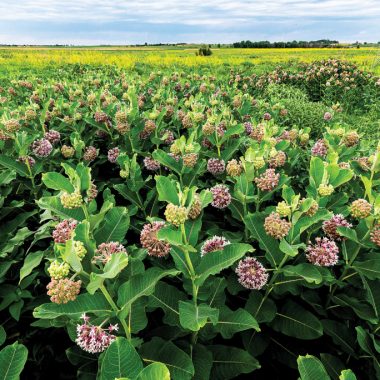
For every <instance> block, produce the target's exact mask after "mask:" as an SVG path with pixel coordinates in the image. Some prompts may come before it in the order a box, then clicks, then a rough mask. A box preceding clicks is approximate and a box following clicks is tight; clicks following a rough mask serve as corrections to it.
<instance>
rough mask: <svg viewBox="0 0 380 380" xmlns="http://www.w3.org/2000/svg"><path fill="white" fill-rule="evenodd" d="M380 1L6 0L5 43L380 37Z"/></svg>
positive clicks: (0, 12) (1, 8)
mask: <svg viewBox="0 0 380 380" xmlns="http://www.w3.org/2000/svg"><path fill="white" fill-rule="evenodd" d="M379 25H380V0H360V1H359V0H229V1H227V0H182V1H178V0H158V1H153V0H124V1H122V0H0V44H73V45H100V44H114V45H117V44H121V45H128V44H141V43H145V42H147V43H159V42H162V43H176V42H177V43H178V42H186V43H200V42H205V43H231V42H236V41H241V40H251V41H259V40H269V41H272V42H273V41H291V40H317V39H333V40H338V41H340V42H354V41H360V42H364V41H367V42H377V41H380V26H379Z"/></svg>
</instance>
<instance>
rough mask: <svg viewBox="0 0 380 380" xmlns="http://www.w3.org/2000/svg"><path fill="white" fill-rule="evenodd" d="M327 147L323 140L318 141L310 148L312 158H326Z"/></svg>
mask: <svg viewBox="0 0 380 380" xmlns="http://www.w3.org/2000/svg"><path fill="white" fill-rule="evenodd" d="M327 150H328V146H327V144H326V141H325V140H324V139H319V140H318V141H317V142H316V143H315V144H314V146H313V147H312V148H311V154H312V156H319V157H322V158H324V157H326V155H327Z"/></svg>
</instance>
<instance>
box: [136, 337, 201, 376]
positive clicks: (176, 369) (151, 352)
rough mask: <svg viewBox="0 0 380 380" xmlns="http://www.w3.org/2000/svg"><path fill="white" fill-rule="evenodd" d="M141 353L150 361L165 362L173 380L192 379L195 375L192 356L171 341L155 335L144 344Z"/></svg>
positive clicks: (144, 358) (145, 359)
mask: <svg viewBox="0 0 380 380" xmlns="http://www.w3.org/2000/svg"><path fill="white" fill-rule="evenodd" d="M140 355H141V356H142V358H143V360H144V361H146V362H148V363H149V362H161V363H163V364H165V365H166V367H168V369H169V371H170V375H171V379H172V380H190V379H192V378H193V376H194V365H193V363H192V361H191V358H190V356H189V355H187V354H186V353H185V352H184V351H182V350H181V349H180V348H178V347H177V346H176V345H175V344H174V343H172V342H170V341H165V340H164V339H161V338H158V337H155V338H153V339H152V340H151V341H149V342H147V343H145V344H143V345H142V347H141V349H140Z"/></svg>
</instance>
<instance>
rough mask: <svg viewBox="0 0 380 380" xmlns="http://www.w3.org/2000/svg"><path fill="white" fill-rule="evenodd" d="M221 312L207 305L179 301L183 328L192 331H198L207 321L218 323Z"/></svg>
mask: <svg viewBox="0 0 380 380" xmlns="http://www.w3.org/2000/svg"><path fill="white" fill-rule="evenodd" d="M218 317H219V310H218V309H214V308H212V307H210V306H209V305H206V304H197V305H195V304H194V303H193V302H191V301H186V302H185V301H179V320H180V323H181V326H182V327H183V328H185V329H189V330H191V331H198V330H199V329H201V328H202V327H203V326H205V324H206V323H207V321H210V322H212V323H213V324H214V325H215V324H216V323H217V321H218Z"/></svg>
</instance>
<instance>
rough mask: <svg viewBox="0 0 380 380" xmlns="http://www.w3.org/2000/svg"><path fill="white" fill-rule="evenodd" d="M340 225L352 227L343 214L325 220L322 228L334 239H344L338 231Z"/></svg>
mask: <svg viewBox="0 0 380 380" xmlns="http://www.w3.org/2000/svg"><path fill="white" fill-rule="evenodd" d="M338 227H347V228H351V227H352V224H351V223H349V222H347V220H346V219H345V218H344V216H343V215H342V214H336V215H333V216H332V218H331V219H330V220H325V221H324V222H323V224H322V229H323V231H324V232H325V234H326V235H327V236H328V237H329V238H331V239H334V240H338V241H339V240H342V237H341V236H340V234H339V232H338V231H337V228H338Z"/></svg>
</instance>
